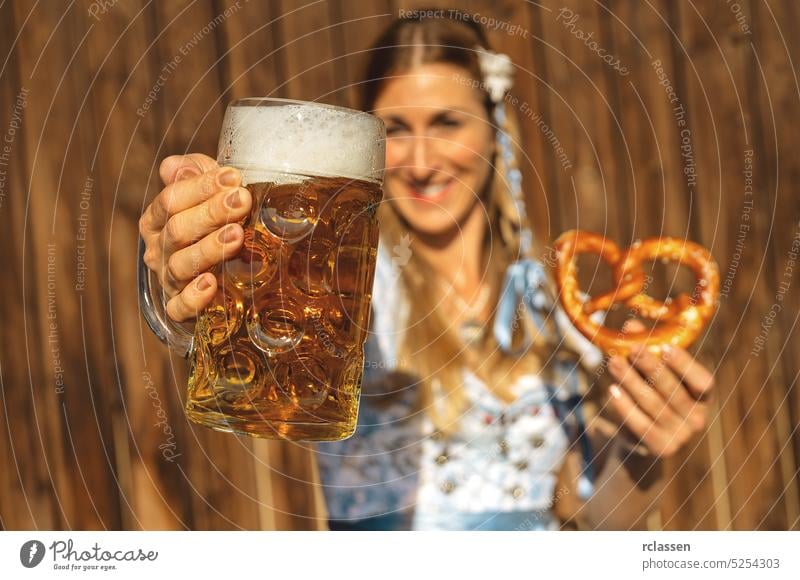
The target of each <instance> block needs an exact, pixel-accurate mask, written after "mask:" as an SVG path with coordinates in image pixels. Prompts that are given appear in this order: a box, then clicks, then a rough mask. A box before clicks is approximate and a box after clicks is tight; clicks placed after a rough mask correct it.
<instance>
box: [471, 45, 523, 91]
mask: <svg viewBox="0 0 800 580" xmlns="http://www.w3.org/2000/svg"><path fill="white" fill-rule="evenodd" d="M475 50H476V51H477V53H478V64H479V65H480V67H481V74H482V75H483V82H484V84H485V85H486V88H487V89H488V91H489V97H490V98H491V99H492V102H493V103H499V102H500V101H501V100H502V99H503V95H505V93H506V91H507V90H508V89H510V88H511V87H512V85H513V84H514V81H513V80H512V78H511V75H512V74H513V72H514V65H513V64H512V63H511V58H509V56H508V55H507V54H503V53H499V52H493V51H491V50H487V49H485V48H484V47H482V46H476V47H475Z"/></svg>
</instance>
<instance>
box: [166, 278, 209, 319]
mask: <svg viewBox="0 0 800 580" xmlns="http://www.w3.org/2000/svg"><path fill="white" fill-rule="evenodd" d="M216 292H217V279H216V277H215V276H214V275H213V274H211V273H209V272H205V273H204V274H201V275H200V276H198V277H197V279H196V280H195V281H194V282H193V283H191V284H189V285H188V286H186V288H184V289H183V290H182V291H181V293H180V294H178V295H177V296H173V297H172V298H170V299H169V301H168V302H167V308H166V310H167V316H169V317H170V318H171V319H172V320H174V321H175V322H183V321H185V320H189V319H192V318H197V317H198V315H199V314H200V312H202V310H203V309H204V308H205V307H206V306H208V304H209V302H211V300H212V299H213V298H214V294H215V293H216Z"/></svg>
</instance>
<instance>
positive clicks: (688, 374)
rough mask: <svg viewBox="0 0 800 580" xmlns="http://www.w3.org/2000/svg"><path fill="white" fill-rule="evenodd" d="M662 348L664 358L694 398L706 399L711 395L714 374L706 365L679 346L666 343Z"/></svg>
mask: <svg viewBox="0 0 800 580" xmlns="http://www.w3.org/2000/svg"><path fill="white" fill-rule="evenodd" d="M662 350H663V353H664V354H663V357H664V360H665V361H667V364H668V365H669V366H670V367H671V368H672V369H673V370H674V371H675V373H676V374H677V375H678V378H680V380H681V381H682V382H683V383H684V384H685V385H686V386H687V387H688V388H689V390H690V391H691V392H692V394H693V395H694V396H695V398H697V399H699V400H707V399H709V398H710V397H711V396H712V391H713V389H714V375H712V374H711V372H710V371H709V370H708V369H707V368H706V367H704V366H703V365H702V364H700V363H699V362H697V360H696V359H695V358H694V357H693V356H692V355H690V354H689V353H688V352H686V351H685V350H684V349H682V348H680V347H677V346H672V345H666V346H665V347H664V348H663V349H662Z"/></svg>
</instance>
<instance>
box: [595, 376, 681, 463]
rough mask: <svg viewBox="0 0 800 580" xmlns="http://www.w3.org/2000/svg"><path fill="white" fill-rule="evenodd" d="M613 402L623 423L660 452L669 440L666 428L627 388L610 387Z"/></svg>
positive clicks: (652, 448)
mask: <svg viewBox="0 0 800 580" xmlns="http://www.w3.org/2000/svg"><path fill="white" fill-rule="evenodd" d="M609 393H610V394H611V404H612V406H613V408H614V409H615V410H616V411H617V413H618V414H619V416H620V418H621V419H622V423H623V424H624V425H625V426H626V427H627V428H628V429H630V431H631V432H632V433H633V434H634V435H635V436H636V437H637V438H639V439H641V440H642V441H643V442H644V443H645V444H646V445H647V447H648V448H649V449H650V450H651V451H653V452H660V451H661V450H663V448H664V446H665V445H666V444H667V443H668V441H669V436H668V434H667V433H665V432H664V430H663V429H662V428H661V427H659V426H658V425H657V424H656V423H654V422H653V419H652V418H651V417H650V416H649V415H647V413H645V412H644V411H642V409H641V408H640V407H639V406H638V405H637V404H636V403H635V402H634V400H633V399H631V397H630V395H629V394H628V393H627V392H626V391H625V389H622V388H620V386H619V385H616V384H613V385H611V386H610V387H609Z"/></svg>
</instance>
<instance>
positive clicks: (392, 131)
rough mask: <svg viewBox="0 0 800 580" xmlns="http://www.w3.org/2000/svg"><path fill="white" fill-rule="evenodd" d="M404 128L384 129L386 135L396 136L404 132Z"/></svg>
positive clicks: (391, 127) (396, 126) (391, 126)
mask: <svg viewBox="0 0 800 580" xmlns="http://www.w3.org/2000/svg"><path fill="white" fill-rule="evenodd" d="M405 130H406V128H405V127H403V126H402V125H389V126H388V127H386V135H396V134H398V133H402V132H403V131H405Z"/></svg>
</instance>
